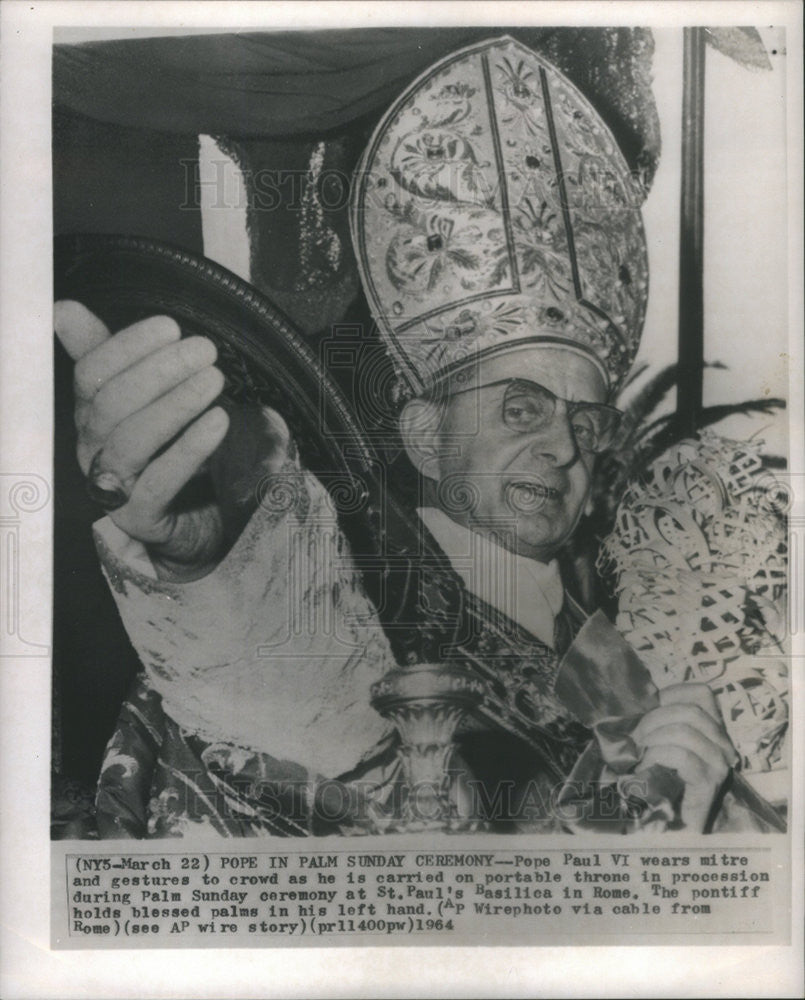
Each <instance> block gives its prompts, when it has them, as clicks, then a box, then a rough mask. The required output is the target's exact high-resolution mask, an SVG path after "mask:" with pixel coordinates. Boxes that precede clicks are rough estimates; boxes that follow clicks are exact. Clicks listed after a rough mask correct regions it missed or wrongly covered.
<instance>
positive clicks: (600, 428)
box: [496, 379, 623, 454]
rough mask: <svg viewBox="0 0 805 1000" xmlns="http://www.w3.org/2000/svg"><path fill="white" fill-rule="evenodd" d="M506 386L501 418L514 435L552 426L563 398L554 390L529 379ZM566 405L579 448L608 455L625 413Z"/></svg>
mask: <svg viewBox="0 0 805 1000" xmlns="http://www.w3.org/2000/svg"><path fill="white" fill-rule="evenodd" d="M496 384H498V385H500V384H502V383H496ZM503 384H505V385H506V392H505V394H504V396H503V403H502V407H501V416H502V418H503V423H504V424H505V425H506V427H508V428H509V430H510V431H514V432H515V433H516V434H534V433H536V432H538V431H541V430H544V429H545V428H546V427H548V426H549V425H550V423H551V421H552V420H553V418H554V415H555V414H556V404H557V403H558V402H559V397H558V396H556V395H554V393H552V392H551V390H550V389H546V388H545V386H544V385H539V384H538V383H536V382H531V381H528V380H526V379H513V380H511V381H508V382H507V383H503ZM562 402H564V404H565V409H566V413H567V419H568V422H569V423H570V426H571V427H572V429H573V436H574V437H575V439H576V444H577V445H578V447H579V448H580V449H581V450H582V451H589V452H594V453H595V454H598V453H599V452H602V451H606V449H607V448H608V447H609V446H610V445H611V444H612V440H613V438H614V436H615V434H616V432H617V430H618V427H619V426H620V423H621V419H622V418H623V414H622V413H621V411H620V410H617V409H616V408H615V407H614V406H607V405H606V404H604V403H582V402H579V403H575V402H570V401H568V400H562Z"/></svg>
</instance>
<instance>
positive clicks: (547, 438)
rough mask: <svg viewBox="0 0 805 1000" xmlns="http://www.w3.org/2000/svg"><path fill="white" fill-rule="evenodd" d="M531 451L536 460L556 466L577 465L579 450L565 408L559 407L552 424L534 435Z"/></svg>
mask: <svg viewBox="0 0 805 1000" xmlns="http://www.w3.org/2000/svg"><path fill="white" fill-rule="evenodd" d="M530 451H531V454H532V456H533V457H534V458H537V459H539V460H540V461H543V462H544V461H546V460H547V461H549V462H550V463H551V464H552V465H555V466H571V465H574V464H575V462H576V461H577V459H578V458H579V449H578V445H577V444H576V437H575V435H574V433H573V428H572V427H571V426H570V420H569V419H568V416H567V410H566V409H565V407H564V406H562V405H561V404H560V405H558V406H557V408H556V412H555V413H554V415H553V418H552V419H551V421H550V423H548V424H547V425H546V426H545V427H543V428H542V429H541V430H540V431H539V432H538V433H536V434H535V435H534V440H533V441H532V442H531V445H530Z"/></svg>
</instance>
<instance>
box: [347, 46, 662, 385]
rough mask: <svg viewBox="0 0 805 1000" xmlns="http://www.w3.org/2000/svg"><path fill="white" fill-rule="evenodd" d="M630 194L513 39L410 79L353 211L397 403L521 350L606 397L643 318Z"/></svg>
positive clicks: (533, 58)
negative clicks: (584, 379) (570, 354)
mask: <svg viewBox="0 0 805 1000" xmlns="http://www.w3.org/2000/svg"><path fill="white" fill-rule="evenodd" d="M642 198H643V194H642V191H641V189H640V187H639V185H638V184H637V182H636V181H635V180H634V179H633V178H632V176H631V174H630V173H629V169H628V167H627V165H626V161H625V160H624V157H623V155H622V153H621V151H620V149H619V148H618V146H617V144H616V142H615V139H614V138H613V136H612V134H611V133H610V131H609V129H608V128H607V127H606V125H605V124H604V123H603V121H602V120H601V119H600V117H599V116H598V114H597V112H596V111H595V110H594V109H593V108H592V106H591V105H590V103H589V102H588V101H587V100H586V98H584V97H583V96H582V95H581V93H580V92H579V91H578V90H577V89H576V88H575V87H574V86H573V85H572V84H571V83H570V82H569V81H568V80H567V79H566V78H565V77H564V76H563V75H562V74H561V73H559V72H558V71H557V70H556V69H555V68H554V67H553V66H551V65H550V63H548V62H546V61H545V60H544V59H542V58H541V57H540V56H538V55H536V54H535V53H534V52H532V51H531V50H530V49H527V48H526V47H524V46H523V45H521V44H519V43H518V42H516V41H514V40H513V39H511V38H508V37H503V38H499V39H495V40H491V41H486V42H482V43H480V44H477V45H473V46H470V47H469V48H466V49H463V50H461V51H460V52H456V53H453V54H452V55H450V56H448V57H447V58H445V59H443V60H441V61H440V62H439V63H437V64H436V65H435V66H432V67H431V68H430V69H429V70H427V71H426V72H425V73H424V74H422V75H421V76H420V77H419V78H418V79H417V80H416V81H415V82H414V83H413V84H412V85H411V86H410V87H409V88H408V89H407V90H406V91H405V92H404V93H403V94H402V96H401V97H400V98H399V99H398V100H397V101H396V103H395V104H394V105H393V106H392V107H391V108H390V109H389V111H388V112H387V113H386V115H385V116H384V118H383V119H382V121H381V122H380V124H379V125H378V127H377V129H376V130H375V133H374V135H373V137H372V140H371V142H370V144H369V146H368V148H367V150H366V152H365V154H364V157H363V160H362V162H361V166H360V168H359V172H358V177H357V179H356V184H355V188H354V191H353V201H352V216H351V223H352V236H353V242H354V245H355V251H356V256H357V258H358V264H359V268H360V271H361V277H362V279H363V285H364V289H365V291H366V295H367V298H368V300H369V304H370V307H371V309H372V312H373V315H374V316H375V319H376V321H377V322H378V325H379V327H380V330H381V333H382V335H383V337H384V339H385V341H386V343H387V345H388V347H389V349H390V351H391V353H392V356H393V358H394V362H395V365H396V368H397V371H398V374H399V375H400V377H401V379H402V380H403V382H404V384H405V389H404V394H412V393H413V394H417V393H420V392H422V391H424V390H425V389H427V388H428V387H430V386H431V385H433V384H434V383H435V382H437V381H439V380H440V379H442V378H444V377H445V376H446V375H448V374H450V373H452V372H453V371H454V370H456V369H457V368H460V367H462V366H463V365H466V364H467V363H468V362H469V361H470V360H477V359H479V358H481V357H484V356H486V355H487V354H489V353H493V352H494V353H499V352H501V351H505V350H507V349H508V347H509V346H512V347H519V348H521V349H522V348H523V347H524V346H526V345H527V344H532V345H533V346H534V347H535V348H536V347H539V346H540V345H545V344H549V345H551V346H553V347H556V346H559V347H565V348H568V349H572V350H574V351H576V352H581V353H582V354H584V355H586V356H587V357H589V358H590V360H592V361H593V362H594V363H595V364H596V365H597V367H598V368H599V370H600V371H601V374H602V375H603V376H604V378H605V381H606V384H607V385H608V386H609V387H610V388H611V389H616V388H617V387H618V385H619V384H620V382H621V381H622V380H623V378H624V376H625V374H626V372H627V371H628V369H629V367H630V366H631V364H632V361H633V360H634V356H635V354H636V352H637V347H638V344H639V340H640V333H641V330H642V326H643V319H644V316H645V306H646V298H647V292H648V260H647V254H646V244H645V236H644V233H643V226H642V221H641V218H640V208H639V206H640V203H641V202H642Z"/></svg>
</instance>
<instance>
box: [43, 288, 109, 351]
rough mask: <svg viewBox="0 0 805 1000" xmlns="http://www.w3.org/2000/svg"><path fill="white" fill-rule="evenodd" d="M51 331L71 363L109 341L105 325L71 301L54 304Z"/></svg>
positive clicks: (61, 300) (80, 305) (60, 301)
mask: <svg viewBox="0 0 805 1000" xmlns="http://www.w3.org/2000/svg"><path fill="white" fill-rule="evenodd" d="M53 329H54V330H55V332H56V336H57V337H58V338H59V340H60V341H61V344H62V346H63V347H64V349H65V351H67V353H68V354H69V355H70V357H71V358H72V359H73V361H78V359H79V358H82V357H84V355H85V354H87V353H88V352H90V351H92V350H94V349H95V348H96V347H98V346H99V345H100V344H102V343H104V341H106V340H109V339H110V334H109V330H108V328H107V326H106V324H105V323H103V322H102V321H101V320H100V319H98V317H97V316H96V315H95V313H92V312H90V311H89V309H87V307H86V306H84V305H82V304H81V303H80V302H74V301H73V300H72V299H60V300H59V301H58V302H56V303H55V304H54V306H53Z"/></svg>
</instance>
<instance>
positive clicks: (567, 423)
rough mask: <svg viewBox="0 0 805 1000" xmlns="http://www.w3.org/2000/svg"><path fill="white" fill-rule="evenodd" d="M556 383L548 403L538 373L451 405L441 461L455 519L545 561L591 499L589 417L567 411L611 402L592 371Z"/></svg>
mask: <svg viewBox="0 0 805 1000" xmlns="http://www.w3.org/2000/svg"><path fill="white" fill-rule="evenodd" d="M545 381H548V379H546V380H545ZM549 381H550V385H551V390H552V391H551V392H548V393H545V392H540V391H539V386H536V388H535V387H534V382H533V373H530V374H529V377H528V378H523V379H521V380H520V379H518V380H513V379H506V380H501V381H498V382H496V383H494V384H491V385H482V386H480V387H477V388H473V389H470V390H467V391H464V392H459V393H457V394H455V395H451V396H449V397H448V399H447V401H446V404H445V411H444V415H443V419H442V424H441V431H440V435H439V439H440V445H439V459H438V471H439V475H438V491H437V497H438V503H439V505H440V506H441V507H442V509H443V510H444V511H445V512H446V513H447V514H449V515H450V516H451V517H452V518H453V519H454V520H456V521H459V522H460V523H464V524H466V525H467V526H468V527H471V528H473V529H474V530H476V531H481V532H482V533H490V532H494V533H495V534H496V537H497V538H498V540H499V541H500V542H502V544H504V545H506V547H508V548H513V549H514V550H515V551H517V552H519V553H520V554H521V555H525V556H529V557H531V558H534V559H540V560H543V561H547V560H549V559H551V558H552V557H553V556H554V554H555V553H556V552H557V550H558V549H560V548H561V546H562V545H563V544H564V543H565V542H566V541H567V540H568V539H569V538H570V536H571V535H572V533H573V531H574V530H575V528H576V525H577V524H578V521H579V518H580V517H581V515H582V513H583V511H584V508H585V505H586V503H587V500H588V497H589V495H590V486H591V478H592V469H593V462H594V459H595V454H594V451H593V450H592V448H591V447H590V446H591V443H592V441H591V438H590V432H589V430H588V428H587V425H586V422H585V421H586V420H587V417H586V415H585V413H584V411H583V410H582V411H580V412H578V413H576V412H574V407H573V406H569V405H568V403H569V402H570V403H573V402H589V403H602V402H603V389H602V386H601V383H600V380H599V379H598V378H592V377H588V372H587V370H586V366H582V365H570V366H567V370H565V371H563V372H560V373H556V372H552V373H551V377H550V380H549ZM543 385H544V382H543Z"/></svg>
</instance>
